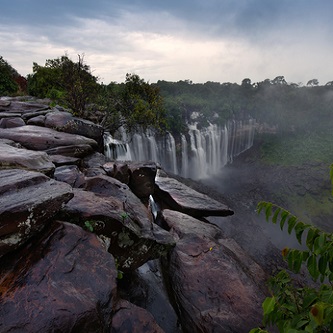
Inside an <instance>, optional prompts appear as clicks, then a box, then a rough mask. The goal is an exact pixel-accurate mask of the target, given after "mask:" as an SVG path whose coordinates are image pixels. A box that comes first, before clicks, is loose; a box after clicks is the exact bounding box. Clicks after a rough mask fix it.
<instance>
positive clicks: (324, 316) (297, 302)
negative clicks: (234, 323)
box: [250, 164, 333, 333]
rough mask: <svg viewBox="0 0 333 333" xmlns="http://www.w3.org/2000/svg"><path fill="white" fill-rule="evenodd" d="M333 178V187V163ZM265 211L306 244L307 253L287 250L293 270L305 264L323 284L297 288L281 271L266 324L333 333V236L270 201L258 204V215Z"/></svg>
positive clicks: (284, 330) (285, 330) (285, 331)
mask: <svg viewBox="0 0 333 333" xmlns="http://www.w3.org/2000/svg"><path fill="white" fill-rule="evenodd" d="M330 178H331V182H332V188H333V164H332V165H331V168H330ZM332 195H333V191H332ZM261 211H263V212H265V215H266V220H267V221H269V220H270V219H271V220H272V222H273V223H275V224H279V225H280V228H281V230H282V229H283V228H284V227H287V228H288V233H289V234H291V233H292V232H293V231H294V232H295V236H296V238H297V240H298V242H299V243H300V244H303V245H306V248H307V249H306V250H297V249H287V248H285V249H284V250H283V251H282V255H283V257H284V258H285V260H286V261H287V263H288V267H289V269H290V270H291V271H293V272H294V273H299V272H300V270H301V267H302V264H304V265H305V266H306V268H307V270H308V272H309V274H310V276H311V277H312V278H313V279H314V280H315V281H317V280H318V279H320V282H321V284H320V285H319V287H318V288H313V287H307V286H297V285H296V284H295V281H294V280H293V279H291V277H290V275H289V274H288V273H287V272H286V271H285V270H281V271H280V272H279V273H278V274H277V275H276V276H275V277H274V278H273V279H272V280H271V281H270V290H271V294H272V295H271V297H267V298H266V299H265V301H264V302H263V304H262V307H263V310H264V325H270V324H274V325H276V326H277V327H278V329H279V332H281V333H289V332H290V333H301V332H317V333H320V332H333V284H332V282H333V234H331V233H326V232H323V231H321V230H320V229H318V228H316V227H314V226H313V225H309V224H305V223H303V222H301V221H299V219H298V218H297V217H296V216H295V215H292V214H291V213H290V212H288V211H287V210H285V209H283V208H281V207H279V206H277V205H274V204H272V203H269V202H260V203H259V204H258V212H259V213H260V212H261ZM303 235H304V236H303ZM327 282H328V283H327ZM260 332H262V333H264V332H266V333H267V332H268V331H266V330H264V329H261V328H255V329H252V330H251V331H250V333H260Z"/></svg>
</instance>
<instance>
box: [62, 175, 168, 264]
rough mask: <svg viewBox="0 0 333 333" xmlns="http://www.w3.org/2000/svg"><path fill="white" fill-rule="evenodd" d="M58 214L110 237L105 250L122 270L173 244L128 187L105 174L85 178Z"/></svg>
mask: <svg viewBox="0 0 333 333" xmlns="http://www.w3.org/2000/svg"><path fill="white" fill-rule="evenodd" d="M61 217H62V218H63V219H66V220H68V221H71V222H73V223H77V224H79V225H81V226H85V225H87V223H88V228H90V227H91V229H92V230H93V231H94V232H95V233H96V234H98V235H103V236H106V237H108V238H110V239H111V246H110V248H109V251H110V252H111V253H112V254H113V255H114V256H115V257H116V258H117V263H118V264H119V267H120V269H121V270H123V271H131V270H134V269H135V268H137V267H140V266H141V265H142V264H144V263H145V262H147V261H148V260H151V259H156V258H159V257H161V255H165V254H166V253H167V252H168V251H169V250H170V248H172V247H173V246H174V239H173V237H172V236H171V235H170V234H169V233H168V232H167V231H165V230H163V229H162V228H160V227H159V226H157V225H153V223H152V217H151V214H150V213H149V212H148V210H147V208H146V207H145V206H144V205H143V204H142V203H141V201H140V200H139V199H138V198H137V197H136V196H135V195H134V194H133V193H132V192H131V191H130V189H129V188H128V186H126V185H125V184H122V183H120V182H119V181H117V180H116V179H113V178H110V177H107V176H97V177H93V178H90V179H87V183H86V185H85V190H74V198H73V199H72V200H70V201H69V202H68V203H67V204H66V205H65V206H64V208H63V211H62V215H61Z"/></svg>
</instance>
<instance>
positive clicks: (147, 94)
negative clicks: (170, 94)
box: [108, 74, 166, 133]
mask: <svg viewBox="0 0 333 333" xmlns="http://www.w3.org/2000/svg"><path fill="white" fill-rule="evenodd" d="M109 99H110V100H111V103H109V111H110V112H109V115H110V116H111V119H113V120H114V121H115V120H116V123H113V124H112V123H111V122H110V121H109V122H108V123H109V126H110V127H111V128H110V130H111V131H112V132H114V131H115V130H117V129H118V128H119V127H120V126H124V127H125V129H126V130H127V132H129V133H132V132H135V131H137V130H139V129H142V130H147V129H148V128H154V129H157V130H164V129H165V126H166V123H165V109H164V104H163V99H162V97H161V95H160V91H159V87H158V86H157V85H151V84H149V83H148V82H145V81H144V79H141V78H140V77H139V75H137V74H126V80H125V84H122V85H120V86H119V87H118V89H115V86H113V87H112V86H111V87H109Z"/></svg>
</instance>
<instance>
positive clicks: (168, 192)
mask: <svg viewBox="0 0 333 333" xmlns="http://www.w3.org/2000/svg"><path fill="white" fill-rule="evenodd" d="M155 184H156V187H155V194H154V196H156V198H157V200H156V201H158V202H160V203H164V205H165V207H167V208H171V209H174V210H177V211H179V212H182V213H184V214H188V215H191V216H193V217H204V216H228V215H232V214H233V213H234V212H233V211H232V210H231V209H230V208H229V207H227V206H226V205H224V204H223V203H221V202H219V201H216V200H214V199H212V198H210V197H209V196H207V195H205V194H202V193H199V192H197V191H195V190H193V189H191V188H190V187H188V186H186V185H184V184H182V183H181V182H179V181H177V180H176V179H174V178H170V177H156V180H155Z"/></svg>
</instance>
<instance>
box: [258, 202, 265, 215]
mask: <svg viewBox="0 0 333 333" xmlns="http://www.w3.org/2000/svg"><path fill="white" fill-rule="evenodd" d="M265 204H266V202H264V201H260V202H259V203H258V205H257V213H258V214H260V213H261V211H262V210H263V208H264V207H265Z"/></svg>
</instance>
